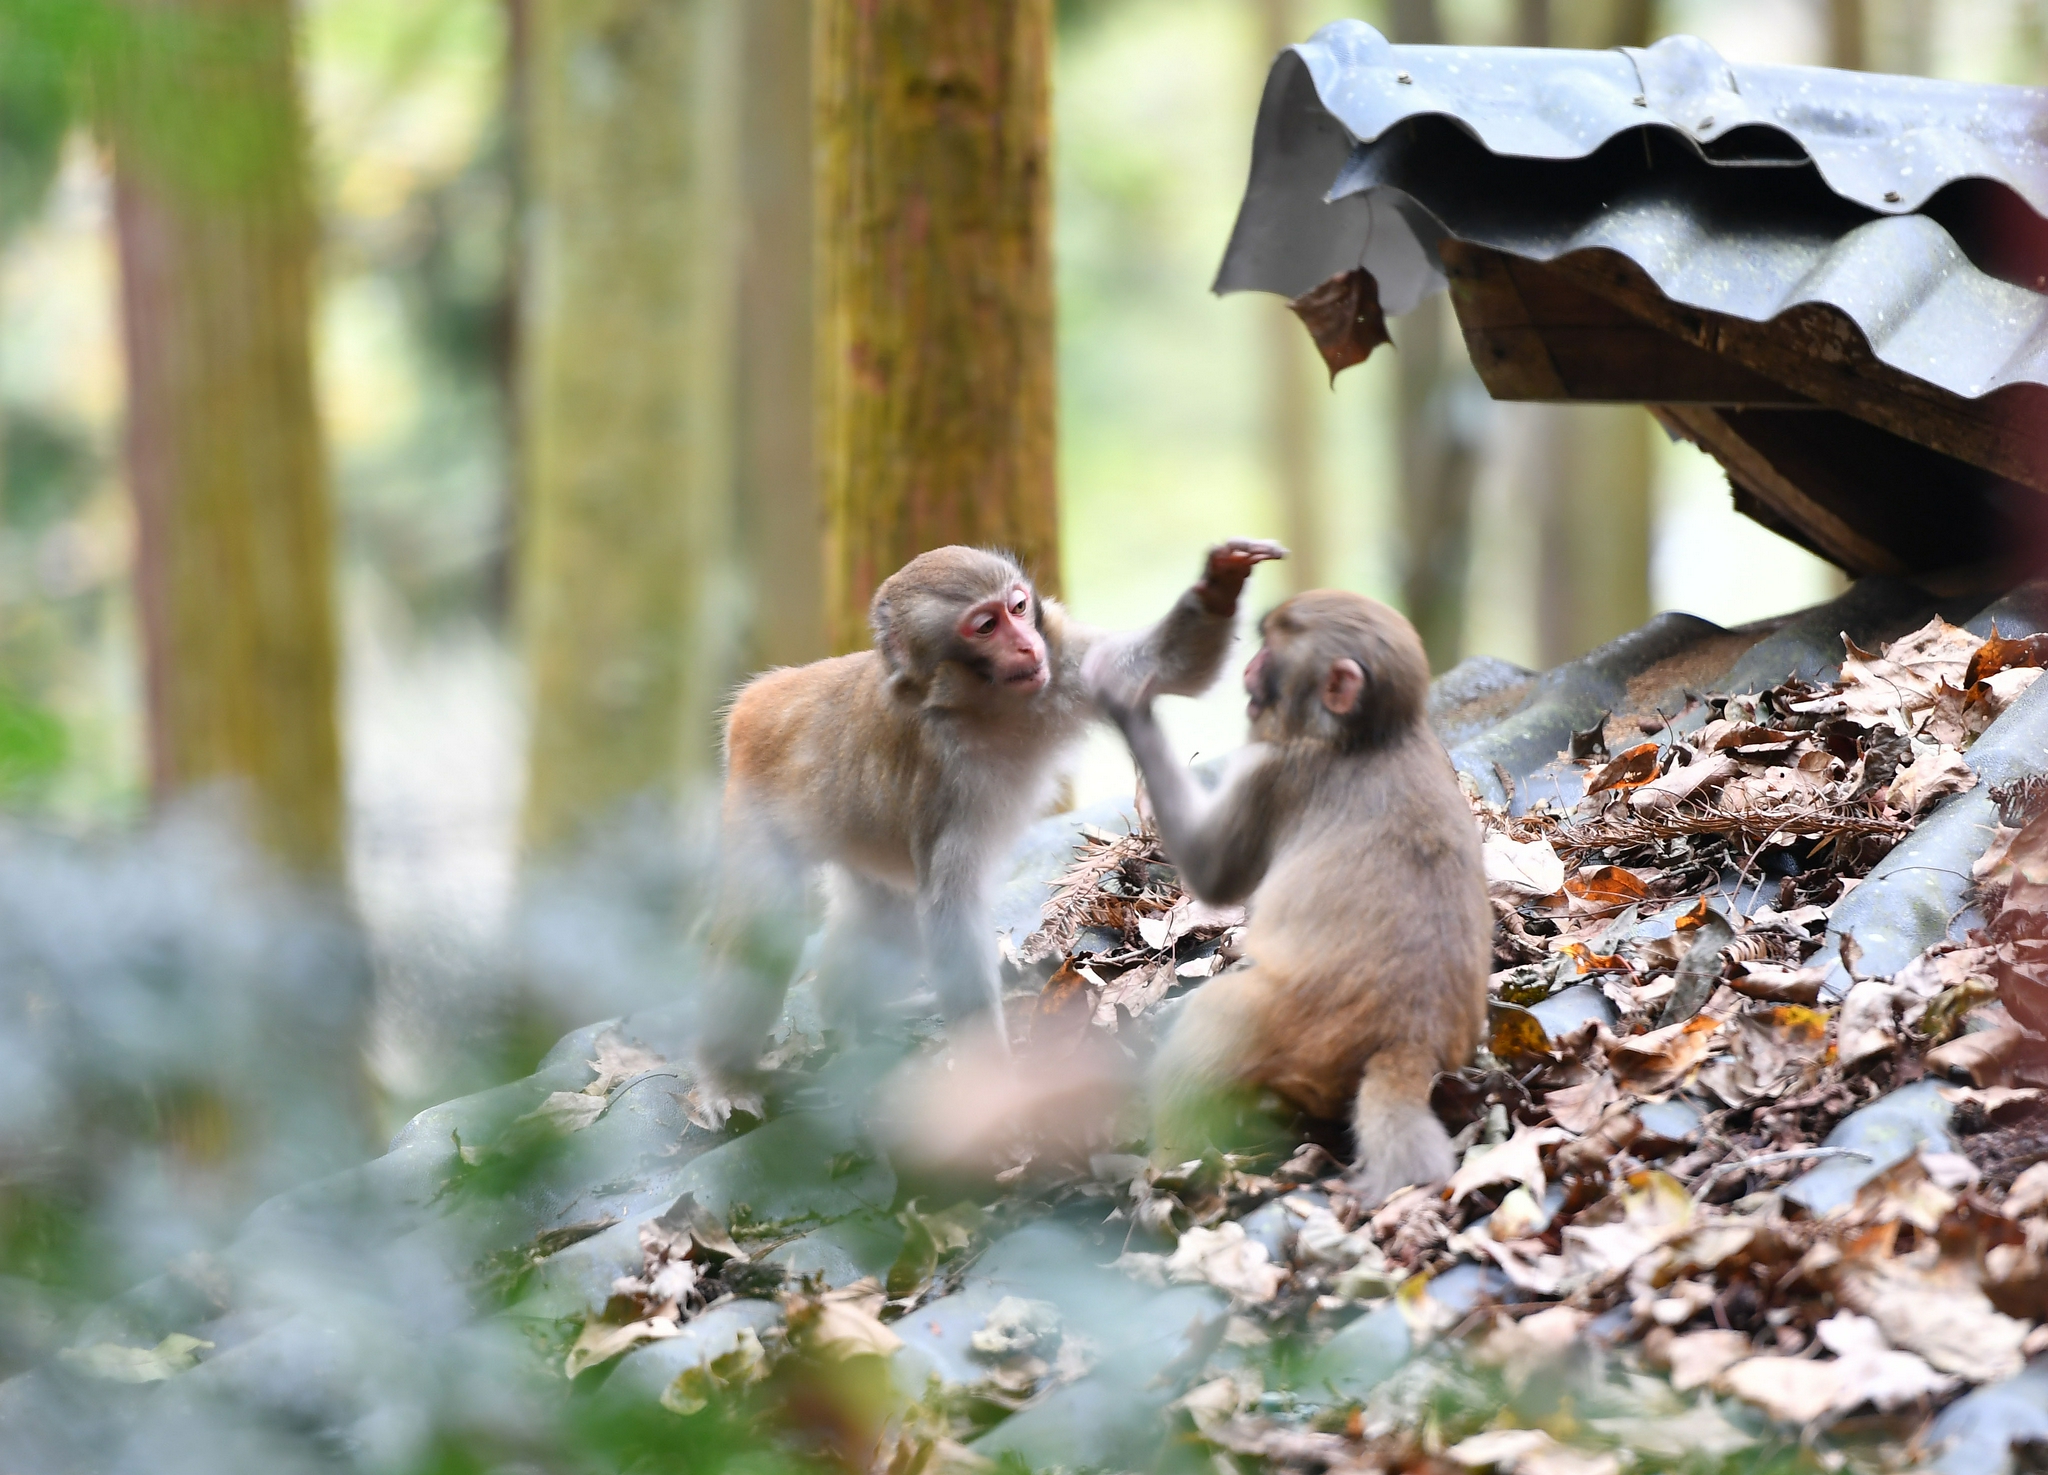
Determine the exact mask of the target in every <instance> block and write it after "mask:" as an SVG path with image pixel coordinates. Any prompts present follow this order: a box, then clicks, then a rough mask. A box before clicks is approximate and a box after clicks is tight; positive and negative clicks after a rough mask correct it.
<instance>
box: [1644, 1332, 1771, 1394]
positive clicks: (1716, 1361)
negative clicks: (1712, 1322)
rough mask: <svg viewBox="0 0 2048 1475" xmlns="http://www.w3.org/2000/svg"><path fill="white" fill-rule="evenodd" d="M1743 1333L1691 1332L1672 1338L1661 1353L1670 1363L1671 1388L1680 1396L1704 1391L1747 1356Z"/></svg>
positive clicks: (1747, 1351)
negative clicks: (1708, 1385)
mask: <svg viewBox="0 0 2048 1475" xmlns="http://www.w3.org/2000/svg"><path fill="white" fill-rule="evenodd" d="M1750 1350H1751V1349H1750V1345H1749V1337H1748V1336H1747V1334H1745V1333H1743V1332H1724V1331H1719V1330H1715V1331H1707V1332H1692V1333H1689V1334H1688V1335H1686V1336H1683V1337H1674V1338H1672V1340H1671V1342H1670V1344H1669V1345H1668V1346H1667V1347H1666V1349H1665V1356H1666V1357H1667V1358H1668V1359H1669V1361H1670V1363H1671V1386H1672V1387H1674V1388H1676V1389H1677V1390H1678V1391H1679V1392H1681V1393H1689V1392H1691V1391H1692V1390H1693V1389H1695V1388H1704V1387H1706V1386H1707V1384H1709V1383H1711V1382H1713V1381H1714V1379H1716V1378H1718V1377H1720V1376H1721V1374H1722V1373H1723V1372H1725V1371H1726V1370H1727V1369H1729V1368H1731V1367H1733V1366H1734V1365H1735V1364H1736V1363H1738V1362H1741V1361H1742V1360H1743V1359H1744V1358H1746V1357H1748V1356H1749V1354H1750Z"/></svg>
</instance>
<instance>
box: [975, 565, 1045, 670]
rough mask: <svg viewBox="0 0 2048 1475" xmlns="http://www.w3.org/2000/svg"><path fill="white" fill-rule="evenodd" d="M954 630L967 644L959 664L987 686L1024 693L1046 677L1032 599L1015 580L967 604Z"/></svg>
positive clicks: (1035, 603)
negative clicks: (967, 667) (965, 651)
mask: <svg viewBox="0 0 2048 1475" xmlns="http://www.w3.org/2000/svg"><path fill="white" fill-rule="evenodd" d="M955 633H956V634H957V635H958V637H959V639H960V641H961V643H962V644H963V645H965V646H966V648H967V652H968V653H967V656H966V658H965V664H966V665H968V666H969V667H971V668H972V669H974V670H976V671H978V672H980V673H981V674H982V675H983V677H985V678H986V679H987V681H988V683H989V684H990V685H991V686H996V687H1000V688H1002V689H1003V690H1005V691H1015V692H1021V693H1025V694H1030V693H1034V692H1038V691H1042V690H1044V689H1045V686H1046V683H1047V682H1049V681H1050V680H1051V679H1052V667H1051V665H1050V664H1049V663H1048V662H1047V660H1046V655H1045V637H1044V636H1043V635H1041V634H1040V633H1039V630H1038V599H1037V596H1036V595H1035V594H1033V593H1032V590H1031V586H1030V585H1029V584H1026V583H1023V582H1022V581H1021V580H1020V581H1019V582H1017V583H1015V584H1012V585H1011V586H1010V587H1009V588H1008V589H1006V590H1005V591H1004V592H1003V593H1001V594H998V595H995V596H994V597H992V598H989V599H984V600H982V601H981V602H980V603H978V604H974V605H970V606H969V607H968V609H967V612H966V613H965V614H963V615H962V616H961V617H960V622H959V625H958V626H957V627H956V631H955Z"/></svg>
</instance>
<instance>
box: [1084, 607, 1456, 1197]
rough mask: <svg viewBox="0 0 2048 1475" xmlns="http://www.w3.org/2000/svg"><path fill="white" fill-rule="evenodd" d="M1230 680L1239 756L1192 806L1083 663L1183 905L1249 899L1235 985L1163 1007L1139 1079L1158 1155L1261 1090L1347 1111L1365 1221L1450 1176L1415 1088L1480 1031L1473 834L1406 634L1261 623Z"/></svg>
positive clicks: (1126, 677)
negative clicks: (1119, 739) (1237, 701)
mask: <svg viewBox="0 0 2048 1475" xmlns="http://www.w3.org/2000/svg"><path fill="white" fill-rule="evenodd" d="M1260 634H1261V636H1262V638H1263V644H1262V646H1261V648H1260V650H1259V653H1258V654H1257V656H1255V657H1254V658H1253V660H1252V663H1251V665H1250V666H1249V667H1248V668H1247V669H1246V671H1245V689H1246V690H1247V691H1248V692H1249V693H1250V695H1251V704H1250V709H1249V711H1250V717H1251V737H1252V741H1251V742H1250V743H1248V744H1247V745H1246V746H1245V747H1244V748H1243V749H1241V750H1240V751H1239V752H1238V753H1237V754H1236V755H1234V757H1233V759H1232V761H1231V763H1230V765H1229V767H1228V769H1227V770H1226V772H1225V775H1224V777H1223V780H1222V783H1221V785H1220V786H1219V787H1218V788H1217V789H1216V790H1215V791H1214V792H1213V793H1204V792H1203V791H1202V790H1201V789H1200V788H1199V787H1198V786H1197V785H1196V784H1195V782H1194V780H1193V779H1192V777H1191V776H1190V774H1189V771H1188V769H1187V768H1186V767H1185V766H1184V765H1183V764H1181V763H1179V762H1177V761H1175V759H1174V757H1173V754H1172V752H1171V751H1170V750H1169V749H1168V747H1167V743H1166V738H1165V736H1164V734H1163V733H1162V732H1161V731H1160V729H1159V725H1158V723H1157V722H1156V721H1155V720H1154V718H1153V716H1152V712H1151V707H1150V703H1149V701H1148V696H1149V693H1148V692H1147V691H1146V689H1145V686H1144V678H1143V676H1142V673H1139V674H1135V675H1134V674H1133V673H1131V672H1129V671H1127V670H1120V669H1117V668H1114V667H1112V666H1110V665H1108V664H1107V663H1104V664H1101V665H1097V664H1094V663H1091V664H1090V666H1089V667H1088V669H1087V672H1086V678H1085V679H1086V680H1087V681H1088V683H1089V685H1090V688H1091V689H1092V690H1093V691H1094V692H1095V695H1096V699H1097V701H1098V702H1099V703H1100V704H1101V706H1102V707H1103V709H1104V710H1105V711H1106V712H1108V713H1109V715H1110V716H1111V717H1112V718H1113V719H1114V720H1115V721H1116V722H1117V724H1118V725H1119V726H1120V727H1121V728H1122V729H1123V731H1124V735H1125V737H1126V738H1127V739H1128V740H1129V742H1130V745H1131V751H1132V753H1133V755H1134V756H1135V757H1136V759H1137V762H1138V767H1139V769H1140V770H1141V771H1142V772H1143V774H1144V777H1145V784H1146V787H1147V789H1148V790H1149V792H1150V795H1151V800H1152V810H1153V813H1154V815H1155V816H1156V817H1157V822H1158V826H1159V835H1160V838H1161V839H1162V840H1163V841H1164V842H1165V846H1166V852H1167V854H1168V855H1169V856H1170V857H1172V859H1173V862H1174V864H1175V865H1177V866H1178V867H1179V868H1180V872H1181V877H1182V879H1183V881H1185V882H1186V884H1187V886H1188V888H1189V889H1190V890H1191V891H1193V892H1194V893H1195V895H1196V896H1198V897H1200V898H1201V899H1202V900H1204V901H1207V902H1212V903H1227V902H1235V901H1241V900H1244V899H1245V898H1247V897H1249V898H1250V920H1249V923H1248V926H1247V929H1246V933H1245V952H1246V954H1247V955H1248V956H1249V957H1250V958H1251V960H1252V963H1251V966H1250V967H1248V968H1246V969H1244V970H1242V971H1238V972H1233V973H1226V974H1223V975H1221V976H1220V977H1218V978H1216V979H1215V980H1213V981H1212V982H1210V983H1208V984H1206V985H1205V986H1204V987H1203V988H1201V989H1200V990H1199V991H1198V992H1197V993H1195V994H1194V995H1193V996H1192V997H1191V998H1190V999H1189V1000H1188V1002H1187V1004H1186V1005H1184V1006H1183V1011H1182V1013H1181V1016H1180V1018H1179V1019H1178V1020H1177V1021H1176V1022H1175V1023H1174V1025H1173V1027H1172V1029H1171V1031H1170V1032H1169V1034H1168V1037H1167V1040H1166V1042H1165V1044H1164V1045H1163V1046H1162V1047H1161V1049H1160V1052H1159V1055H1158V1056H1157V1058H1156V1059H1155V1060H1154V1062H1153V1065H1152V1069H1151V1079H1150V1086H1151V1093H1152V1100H1153V1111H1154V1120H1155V1123H1156V1126H1157V1130H1158V1133H1159V1137H1160V1140H1161V1145H1162V1146H1164V1147H1168V1148H1170V1149H1172V1150H1174V1151H1186V1150H1190V1149H1199V1148H1200V1147H1201V1145H1202V1144H1201V1143H1200V1142H1199V1141H1195V1140H1190V1139H1191V1138H1194V1137H1198V1136H1199V1135H1200V1133H1201V1122H1202V1119H1203V1116H1204V1113H1205V1110H1208V1109H1213V1104H1214V1103H1215V1102H1216V1100H1217V1099H1218V1098H1219V1097H1222V1096H1226V1095H1228V1094H1230V1093H1232V1092H1233V1091H1241V1090H1244V1089H1247V1088H1257V1087H1265V1088H1267V1089H1270V1090H1272V1091H1274V1092H1277V1093H1278V1094H1279V1095H1281V1096H1283V1097H1285V1098H1287V1099H1288V1100H1289V1101H1291V1102H1293V1103H1295V1104H1296V1105H1297V1106H1300V1107H1302V1108H1303V1109H1305V1110H1307V1111H1309V1112H1312V1113H1314V1114H1315V1115H1318V1116H1324V1117H1338V1116H1342V1115H1344V1114H1345V1112H1346V1109H1347V1107H1348V1109H1349V1114H1350V1117H1351V1123H1352V1131H1353V1135H1354V1141H1355V1143H1356V1148H1357V1155H1358V1166H1357V1176H1358V1183H1359V1186H1360V1189H1361V1191H1362V1192H1363V1193H1364V1194H1365V1195H1366V1197H1367V1198H1368V1199H1369V1200H1371V1201H1373V1202H1377V1201H1378V1200H1379V1199H1381V1198H1384V1197H1385V1196H1386V1195H1387V1194H1388V1193H1390V1192H1391V1191H1393V1190H1394V1189H1396V1188H1398V1187H1400V1186H1402V1185H1403V1184H1408V1183H1433V1182H1437V1181H1439V1180H1441V1179H1443V1178H1445V1177H1447V1176H1449V1174H1450V1173H1451V1171H1452V1170H1453V1169H1454V1168H1455V1167H1456V1162H1455V1160H1454V1158H1453V1156H1452V1151H1451V1143H1450V1138H1449V1136H1448V1135H1447V1134H1446V1133H1445V1131H1444V1129H1443V1126H1442V1124H1441V1123H1439V1122H1438V1121H1437V1119H1436V1116H1435V1114H1434V1113H1433V1112H1432V1111H1431V1110H1430V1107H1429V1090H1430V1081H1431V1078H1432V1077H1434V1076H1435V1075H1436V1073H1437V1072H1438V1071H1440V1070H1448V1069H1453V1068H1455V1067H1457V1066H1460V1065H1462V1064H1464V1063H1465V1061H1466V1060H1467V1059H1468V1058H1469V1057H1470V1056H1471V1054H1472V1051H1473V1048H1474V1047H1475V1046H1476V1045H1477V1044H1478V1043H1479V1039H1480V1034H1481V1031H1482V1029H1483V1027H1484V1024H1485V1020H1486V970H1487V963H1488V956H1489V949H1490V945H1491V937H1492V928H1493V919H1492V913H1491V911H1490V909H1489V907H1488V905H1487V900H1486V883H1485V875H1484V871H1483V868H1482V865H1481V861H1480V848H1479V835H1478V830H1477V828H1476V826H1475V825H1474V823H1473V820H1472V814H1471V811H1470V809H1469V808H1468V807H1467V805H1466V803H1465V800H1464V797H1463V795H1462V794H1460V792H1459V790H1458V784H1457V780H1456V778H1455V776H1454V775H1453V773H1452V770H1451V765H1450V760H1449V759H1448V758H1447V757H1446V756H1445V754H1444V750H1443V748H1442V746H1441V745H1440V744H1439V743H1438V742H1437V740H1436V737H1435V735H1434V734H1433V733H1432V732H1431V731H1430V729H1429V726H1428V724H1427V722H1426V721H1425V720H1424V717H1423V705H1424V702H1425V700H1426V698H1427V696H1428V692H1429V666H1428V664H1427V662H1426V661H1425V659H1424V657H1423V652H1422V642H1421V641H1420V640H1419V639H1417V638H1416V634H1415V630H1414V627H1413V626H1411V625H1410V624H1409V623H1408V622H1407V621H1406V620H1404V619H1403V618H1401V616H1400V615H1398V614H1396V613H1395V612H1394V611H1393V610H1391V609H1388V608H1387V607H1386V606H1385V605H1382V604H1379V603H1376V602H1375V601H1373V600H1370V599H1366V598H1363V597H1362V596H1360V595H1356V594H1346V593H1342V592H1340V591H1337V590H1329V589H1323V590H1315V591H1312V592H1310V593H1307V594H1302V595H1299V596H1297V597H1296V598H1294V599H1290V600H1288V601H1287V602H1286V603H1285V604H1283V605H1281V606H1280V607H1279V608H1278V609H1276V610H1274V611H1273V612H1272V613H1271V614H1269V615H1267V616H1266V618H1265V620H1264V621H1262V622H1261V624H1260Z"/></svg>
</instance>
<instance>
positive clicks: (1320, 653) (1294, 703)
mask: <svg viewBox="0 0 2048 1475" xmlns="http://www.w3.org/2000/svg"><path fill="white" fill-rule="evenodd" d="M1259 638H1260V645H1259V653H1258V654H1257V655H1256V656H1254V657H1253V658H1252V662H1251V664H1250V665H1249V666H1248V667H1246V668H1245V673H1244V685H1245V691H1246V692H1247V693H1248V694H1249V695H1250V697H1251V703H1250V706H1249V708H1248V711H1247V715H1248V716H1249V717H1250V719H1251V724H1252V735H1253V736H1254V737H1256V738H1258V739H1259V740H1261V741H1265V742H1273V741H1284V740H1286V739H1290V738H1300V737H1314V738H1320V739H1323V740H1325V741H1331V742H1334V743H1336V744H1337V745H1338V746H1340V747H1345V748H1351V747H1357V746H1361V745H1365V744H1370V743H1373V742H1377V741H1380V740H1382V739H1383V738H1384V737H1386V736H1387V735H1388V734H1390V733H1393V732H1398V731H1400V730H1402V729H1404V728H1405V727H1406V726H1407V725H1408V724H1409V723H1410V722H1412V721H1413V720H1414V718H1415V717H1416V715H1417V714H1418V713H1419V712H1420V710H1421V707H1422V703H1423V700H1424V698H1425V697H1426V695H1427V693H1428V690H1429V665H1428V662H1427V660H1426V659H1425V658H1424V656H1423V654H1422V643H1421V641H1420V640H1418V639H1417V638H1416V635H1415V632H1414V628H1413V627H1412V626H1410V625H1409V624H1408V622H1407V621H1406V620H1404V619H1402V618H1401V616H1400V615H1398V614H1396V613H1395V612H1394V611H1393V610H1390V609H1388V608H1387V607H1386V606H1385V605H1383V604H1380V603H1378V602H1376V601H1374V600H1370V599H1367V598H1365V597H1364V596H1362V595H1357V594H1347V593H1344V592H1342V591H1339V590H1334V589H1318V590H1312V591H1310V592H1309V593H1307V594H1298V595H1296V596H1295V597H1294V598H1292V599H1290V600H1288V601H1287V602H1286V603H1285V604H1282V605H1280V606H1279V607H1278V608H1277V609H1275V610H1273V611H1272V612H1271V613H1269V614H1268V615H1267V616H1266V617H1265V619H1263V620H1261V621H1260V622H1259Z"/></svg>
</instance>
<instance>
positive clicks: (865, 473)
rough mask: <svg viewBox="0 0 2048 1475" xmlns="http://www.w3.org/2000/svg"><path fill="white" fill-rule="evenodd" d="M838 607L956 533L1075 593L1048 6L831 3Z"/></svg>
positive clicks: (824, 249) (823, 93)
mask: <svg viewBox="0 0 2048 1475" xmlns="http://www.w3.org/2000/svg"><path fill="white" fill-rule="evenodd" d="M818 4H819V10H818V22H819V24H818V48H817V52H816V58H817V61H816V65H817V69H818V70H817V81H818V114H817V126H818V131H819V149H818V162H819V179H818V248H819V257H820V260H819V275H818V282H819V288H820V292H821V294H822V301H821V304H820V306H821V310H822V317H821V322H820V327H819V336H820V341H819V353H818V360H817V369H818V385H817V394H818V408H819V424H818V447H819V458H820V471H821V475H822V485H823V494H824V502H825V509H826V536H827V545H826V547H827V556H826V560H827V561H826V588H825V598H826V608H827V618H828V621H829V628H830V638H831V641H832V644H833V646H834V647H835V648H836V649H840V650H852V649H855V648H858V647H860V646H864V645H866V644H867V643H868V639H869V636H868V630H867V605H868V600H869V598H870V596H871V595H872V594H873V592H874V588H875V586H876V584H878V583H879V582H880V581H881V580H882V579H884V578H886V577H887V576H888V575H889V574H890V573H891V572H893V571H894V570H895V569H896V568H897V567H898V566H900V565H901V564H902V563H903V562H904V561H905V560H907V559H909V558H911V557H913V556H914V555H916V554H917V553H920V552H922V551H924V550H925V549H928V548H932V547H936V546H939V545H941V544H946V543H980V544H994V545H1001V546H1004V547H1007V548H1009V549H1010V550H1011V551H1013V552H1015V553H1016V554H1018V555H1019V556H1020V557H1021V558H1022V559H1023V561H1024V563H1025V565H1026V566H1027V567H1028V568H1029V569H1030V570H1031V572H1032V573H1033V575H1034V576H1035V577H1036V578H1037V579H1038V581H1039V585H1040V587H1041V588H1042V589H1044V590H1046V591H1047V592H1052V591H1054V590H1056V589H1057V588H1058V585H1059V529H1058V507H1057V500H1056V493H1055V480H1054V464H1053V455H1054V443H1053V300H1052V214H1051V158H1050V153H1051V111H1050V96H1049V76H1048V73H1049V70H1050V63H1051V60H1052V27H1053V5H1052V0H884V3H873V0H818Z"/></svg>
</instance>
